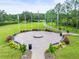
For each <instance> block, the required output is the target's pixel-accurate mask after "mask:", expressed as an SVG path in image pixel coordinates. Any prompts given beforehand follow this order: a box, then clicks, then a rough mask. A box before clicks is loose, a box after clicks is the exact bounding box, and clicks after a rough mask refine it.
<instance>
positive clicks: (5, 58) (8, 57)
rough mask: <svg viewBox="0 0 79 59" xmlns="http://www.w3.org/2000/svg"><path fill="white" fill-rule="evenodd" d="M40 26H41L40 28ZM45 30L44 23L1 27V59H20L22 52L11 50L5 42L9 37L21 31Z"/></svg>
mask: <svg viewBox="0 0 79 59" xmlns="http://www.w3.org/2000/svg"><path fill="white" fill-rule="evenodd" d="M39 25H40V26H39ZM36 28H40V29H44V26H43V23H39V24H37V23H32V24H30V23H28V24H19V25H18V24H13V25H5V26H0V59H20V57H21V55H22V54H21V52H20V50H16V49H11V48H10V47H9V46H8V45H7V43H6V42H5V40H6V37H7V36H8V35H13V34H14V33H16V32H19V30H31V29H36Z"/></svg>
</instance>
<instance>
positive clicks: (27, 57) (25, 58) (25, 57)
mask: <svg viewBox="0 0 79 59" xmlns="http://www.w3.org/2000/svg"><path fill="white" fill-rule="evenodd" d="M31 57H32V51H27V52H26V53H25V54H24V55H23V56H22V57H21V59H31Z"/></svg>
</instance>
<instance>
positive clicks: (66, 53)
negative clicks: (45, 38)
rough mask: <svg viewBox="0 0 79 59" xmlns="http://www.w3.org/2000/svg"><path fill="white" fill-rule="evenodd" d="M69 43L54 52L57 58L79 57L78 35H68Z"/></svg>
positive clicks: (75, 58)
mask: <svg viewBox="0 0 79 59" xmlns="http://www.w3.org/2000/svg"><path fill="white" fill-rule="evenodd" d="M69 39H70V45H68V46H67V47H65V48H63V49H60V50H58V51H57V52H56V57H57V59H79V37H77V36H70V37H69Z"/></svg>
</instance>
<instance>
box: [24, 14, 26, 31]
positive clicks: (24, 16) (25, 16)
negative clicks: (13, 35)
mask: <svg viewBox="0 0 79 59" xmlns="http://www.w3.org/2000/svg"><path fill="white" fill-rule="evenodd" d="M24 19H25V30H26V23H27V21H26V15H25V14H24Z"/></svg>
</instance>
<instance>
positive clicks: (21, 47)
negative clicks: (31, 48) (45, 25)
mask: <svg viewBox="0 0 79 59" xmlns="http://www.w3.org/2000/svg"><path fill="white" fill-rule="evenodd" d="M20 50H21V52H22V54H24V53H25V51H26V45H24V44H23V45H21V44H20Z"/></svg>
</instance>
